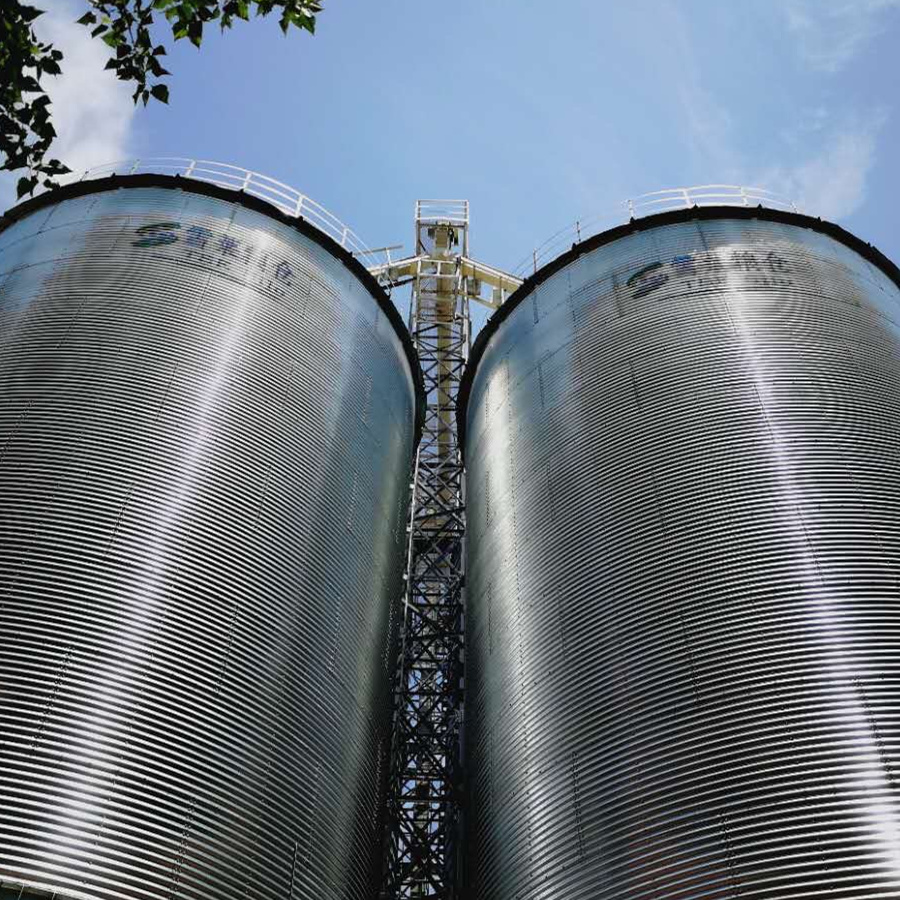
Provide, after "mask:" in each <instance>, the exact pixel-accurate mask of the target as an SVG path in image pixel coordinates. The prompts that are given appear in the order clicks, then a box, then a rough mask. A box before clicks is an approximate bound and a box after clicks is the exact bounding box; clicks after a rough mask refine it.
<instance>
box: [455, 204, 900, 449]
mask: <svg viewBox="0 0 900 900" xmlns="http://www.w3.org/2000/svg"><path fill="white" fill-rule="evenodd" d="M698 219H699V220H706V219H745V220H747V219H763V220H765V221H767V222H782V223H784V224H786V225H794V226H796V227H798V228H809V229H811V230H813V231H818V232H820V233H822V234H825V235H828V236H829V237H831V238H833V239H834V240H836V241H838V242H840V243H842V244H844V245H845V246H847V247H849V248H850V249H851V250H853V251H855V252H856V253H858V254H859V255H860V256H862V257H863V258H864V259H866V260H868V261H869V262H870V263H872V264H873V265H875V266H877V267H878V268H879V269H881V271H882V272H884V274H885V275H887V276H888V278H890V279H891V280H892V281H893V282H894V283H895V284H896V285H897V286H898V288H900V267H898V266H897V265H896V264H895V263H893V262H892V261H891V260H890V259H888V257H886V256H885V255H884V254H883V253H882V252H881V251H880V250H879V249H878V248H877V247H874V246H873V245H872V244H869V243H867V242H866V241H864V240H862V238H858V237H857V236H856V235H855V234H852V233H851V232H849V231H847V230H846V229H844V228H841V226H840V225H836V224H835V223H834V222H828V221H826V220H823V219H821V218H816V217H814V216H807V215H804V214H803V213H796V212H789V211H787V210H781V209H772V208H770V207H765V206H752V207H745V206H692V207H686V208H685V209H675V210H669V211H667V212H662V213H657V214H656V215H651V216H645V217H642V218H640V219H632V220H631V221H629V222H626V223H625V224H623V225H618V226H616V227H615V228H610V229H609V230H607V231H601V232H600V233H599V234H595V235H592V236H591V237H589V238H587V239H586V240H583V241H581V242H580V243H576V244H572V247H571V249H569V250H567V251H566V252H565V253H561V254H560V255H559V256H557V257H556V258H555V259H552V260H551V261H550V262H548V263H547V264H546V265H543V266H541V268H539V269H538V270H537V271H536V272H535V273H534V274H532V275H530V276H529V277H528V278H526V279H525V281H523V282H522V284H521V285H520V286H519V287H518V288H516V290H515V291H513V293H512V294H510V295H509V297H508V298H507V300H506V302H505V303H504V304H503V305H502V306H501V307H500V308H499V309H498V310H497V311H496V312H495V313H494V314H493V315H492V316H491V317H490V318H489V319H488V321H487V322H486V323H485V325H484V327H483V328H482V329H481V331H480V332H479V333H478V337H477V338H476V339H475V343H474V344H473V345H472V350H471V352H470V354H469V360H468V363H467V364H466V369H465V372H463V376H462V380H461V382H460V387H459V398H458V402H457V406H456V422H457V429H458V433H459V445H460V447H461V448H462V451H461V452H462V453H463V454H465V446H466V444H465V437H466V410H467V407H468V404H469V393H470V391H471V389H472V381H473V379H474V377H475V371H476V369H477V368H478V364H479V362H480V361H481V357H482V356H483V355H484V352H485V349H486V347H487V344H488V342H489V341H490V339H491V338H492V337H493V336H494V334H495V333H496V332H497V330H498V328H499V327H500V325H502V324H503V322H504V321H505V320H506V318H507V317H508V316H509V315H510V314H511V313H512V311H513V310H514V309H515V308H516V307H517V306H518V305H519V303H521V301H522V300H524V299H525V297H527V296H528V295H529V294H530V293H531V292H532V291H533V290H534V289H535V288H536V287H537V286H538V285H539V284H541V283H542V282H544V281H546V280H547V279H548V278H550V277H551V276H552V275H555V274H556V273H557V272H558V271H560V270H561V269H564V268H565V267H566V266H568V265H569V264H570V263H572V262H574V261H575V260H576V259H578V257H579V256H583V255H584V254H585V253H590V252H592V251H593V250H596V249H597V248H598V247H602V246H604V245H605V244H611V243H613V242H614V241H617V240H620V239H621V238H624V237H628V236H629V235H632V234H637V233H639V232H642V231H648V230H650V229H652V228H660V227H662V226H664V225H675V224H679V223H682V222H690V221H692V220H698Z"/></svg>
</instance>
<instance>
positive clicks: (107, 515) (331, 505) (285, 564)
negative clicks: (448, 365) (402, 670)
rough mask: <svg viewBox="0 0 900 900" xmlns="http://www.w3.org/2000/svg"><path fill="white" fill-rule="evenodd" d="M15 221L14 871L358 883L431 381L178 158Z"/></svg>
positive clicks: (5, 767)
mask: <svg viewBox="0 0 900 900" xmlns="http://www.w3.org/2000/svg"><path fill="white" fill-rule="evenodd" d="M2 224H3V230H2V233H0V273H2V274H0V882H2V883H3V884H4V885H6V884H7V883H13V884H14V885H16V887H15V890H16V891H18V890H19V889H20V887H21V886H23V885H24V886H25V888H26V894H27V891H28V890H30V891H35V890H45V891H49V892H51V893H52V894H54V895H55V896H57V897H67V896H74V897H80V898H91V900H98V898H159V900H163V898H173V897H179V898H197V900H200V898H209V900H213V898H222V900H234V898H236V897H247V898H253V900H301V898H309V900H320V898H330V900H337V898H342V900H350V898H353V900H359V898H367V900H368V898H370V897H371V896H373V895H374V893H375V892H376V890H377V886H378V882H379V876H380V859H379V858H378V857H379V853H380V849H381V845H380V841H381V835H380V821H379V817H380V807H381V803H382V799H383V790H384V781H385V775H386V759H385V754H386V751H387V747H388V741H389V729H390V703H389V685H390V679H391V675H392V671H393V664H394V662H393V644H394V635H395V633H396V623H397V619H398V616H397V611H396V609H395V608H394V607H395V603H396V601H397V599H398V598H399V597H400V595H401V584H402V582H401V574H402V566H403V558H404V547H405V524H406V515H407V509H406V507H407V499H408V478H409V465H410V460H411V458H412V453H413V447H414V442H415V430H416V424H415V420H416V405H417V403H418V404H419V405H420V409H421V402H422V397H421V383H420V374H419V372H418V366H417V363H416V360H415V354H414V352H413V351H412V348H411V344H410V341H409V338H408V335H406V332H405V329H404V327H403V325H402V323H401V322H400V320H399V317H398V316H397V313H396V312H395V311H394V309H393V307H392V306H391V304H390V302H389V301H388V299H387V298H386V297H385V296H384V294H383V292H382V291H381V290H380V289H379V288H378V287H377V285H376V284H375V283H374V281H373V280H372V279H371V278H370V277H369V276H368V274H367V273H366V271H365V270H364V269H363V267H362V266H361V265H360V264H359V263H358V262H356V261H355V260H354V259H353V258H352V257H351V256H350V254H349V253H347V252H346V251H344V250H342V249H341V248H340V247H339V246H338V245H337V244H336V243H335V242H333V241H331V240H330V239H329V238H327V237H326V236H324V235H322V234H320V233H319V232H317V231H316V230H315V229H313V228H311V227H310V226H309V225H307V224H306V223H304V222H302V221H298V220H295V219H289V218H287V217H286V216H283V215H281V214H280V213H278V212H277V211H276V210H275V209H273V208H272V207H270V206H267V205H266V204H265V203H262V202H257V201H255V200H254V199H253V198H252V197H248V196H245V195H242V194H238V193H235V192H232V191H228V190H224V189H221V188H216V187H213V186H210V185H204V184H200V183H198V182H192V181H190V180H183V179H174V178H166V177H161V176H136V177H128V178H114V179H110V180H108V181H103V182H85V183H83V184H80V185H73V186H71V187H67V188H64V189H62V190H61V191H58V192H54V193H53V194H48V195H44V196H42V197H40V198H38V199H37V200H35V201H32V202H29V203H27V204H25V206H23V207H21V208H19V209H17V210H14V211H13V213H12V214H11V215H10V216H9V217H8V218H6V219H4V220H3V222H2ZM417 393H418V395H419V396H418V398H417Z"/></svg>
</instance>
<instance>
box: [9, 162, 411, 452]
mask: <svg viewBox="0 0 900 900" xmlns="http://www.w3.org/2000/svg"><path fill="white" fill-rule="evenodd" d="M129 187H159V188H166V189H168V190H183V191H187V192H188V193H191V194H201V195H203V196H207V197H214V198H216V199H219V200H225V201H227V202H229V203H238V204H240V205H241V206H244V207H246V208H248V209H252V210H254V211H255V212H259V213H262V214H263V215H266V216H268V217H269V218H272V219H275V220H276V221H278V222H282V223H283V224H285V225H289V226H290V227H292V228H295V229H296V230H297V231H299V232H300V233H301V234H302V235H303V236H304V237H306V238H309V239H310V240H312V241H315V242H316V243H317V244H319V246H320V247H322V248H323V249H325V250H327V251H328V252H329V253H331V255H332V256H334V257H336V258H337V259H338V260H340V262H342V263H343V264H344V265H345V266H346V267H347V268H348V269H349V270H350V271H351V273H352V274H353V275H355V276H356V277H357V278H358V279H359V280H360V281H361V282H362V283H363V285H364V286H365V287H366V289H367V290H368V291H369V293H370V294H371V295H372V297H373V299H374V300H375V302H376V303H377V304H378V305H379V306H380V307H381V309H382V311H383V312H384V313H385V315H386V316H387V317H388V320H389V321H390V323H391V325H392V326H393V327H394V330H395V331H396V332H397V336H398V337H399V338H400V342H401V344H402V345H403V350H404V353H405V354H406V358H407V360H408V362H409V365H410V373H411V374H412V378H413V384H414V385H415V392H416V424H415V439H414V446H418V443H419V438H420V437H421V434H422V427H423V425H424V421H425V380H424V376H423V375H422V367H421V365H420V363H419V355H418V353H417V352H416V348H415V346H414V345H413V342H412V337H411V336H410V334H409V330H408V329H407V327H406V325H405V323H404V322H403V318H402V317H401V315H400V313H399V311H398V310H397V307H396V306H394V304H393V302H392V301H391V298H390V297H389V296H388V295H387V293H386V292H385V291H384V289H383V288H382V287H381V285H380V284H378V282H377V281H376V280H375V278H374V276H373V275H372V274H371V273H370V272H369V270H368V269H367V268H366V267H365V266H364V265H363V264H362V263H361V262H360V261H359V260H358V259H357V258H356V257H355V256H354V255H353V254H352V253H350V251H349V250H347V249H346V248H344V247H342V246H341V245H340V244H339V243H338V242H337V241H335V240H334V239H333V238H331V237H329V236H328V235H327V234H325V233H323V232H322V231H320V230H319V229H318V228H316V227H315V225H312V224H311V223H309V222H307V221H306V220H305V219H303V218H296V217H293V216H289V215H287V214H286V213H283V212H281V210H279V209H277V208H276V207H275V206H272V204H271V203H268V202H266V201H265V200H262V199H260V198H259V197H255V196H253V195H252V194H246V193H243V192H242V191H235V190H232V189H230V188H224V187H220V186H219V185H216V184H211V183H209V182H205V181H198V180H195V179H191V178H182V177H180V176H178V175H160V174H156V173H147V174H139V175H111V176H109V177H108V178H98V179H96V180H89V181H73V182H71V183H69V184H65V185H62V186H60V187H56V188H54V189H52V190H50V191H47V192H46V193H43V194H38V196H36V197H32V198H30V199H29V200H25V201H23V202H22V203H19V204H17V205H16V206H13V207H12V208H11V209H8V210H7V211H6V212H5V213H3V214H2V215H0V233H2V232H3V231H5V230H6V229H7V228H8V227H9V226H10V225H12V224H13V223H14V222H18V221H19V220H20V219H23V218H25V217H26V216H28V215H31V213H33V212H36V211H37V210H39V209H43V208H44V207H47V206H52V205H53V204H54V203H59V202H60V201H63V200H70V199H72V198H74V197H82V196H85V195H87V194H97V193H103V192H105V191H113V190H117V189H119V188H129Z"/></svg>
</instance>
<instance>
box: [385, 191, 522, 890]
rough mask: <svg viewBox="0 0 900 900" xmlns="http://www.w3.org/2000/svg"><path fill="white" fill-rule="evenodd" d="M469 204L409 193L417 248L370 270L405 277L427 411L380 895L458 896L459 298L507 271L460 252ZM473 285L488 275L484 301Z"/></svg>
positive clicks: (465, 330)
mask: <svg viewBox="0 0 900 900" xmlns="http://www.w3.org/2000/svg"><path fill="white" fill-rule="evenodd" d="M468 251H469V204H468V202H467V201H465V200H459V201H427V200H420V201H419V202H418V203H417V204H416V255H415V256H413V257H410V258H409V259H406V260H402V261H400V262H398V263H393V264H389V265H387V266H383V267H381V268H380V269H378V270H375V274H377V275H378V276H379V277H381V278H382V280H384V281H386V282H387V283H389V284H391V285H394V286H396V285H400V284H407V283H411V284H412V299H411V303H410V316H409V329H410V333H411V334H412V337H413V342H414V344H415V346H416V350H417V351H418V354H419V360H420V362H421V365H422V370H423V374H424V379H425V393H426V402H427V407H426V413H425V423H424V427H423V430H422V439H421V442H420V444H419V450H418V455H417V458H416V467H415V473H414V476H413V483H412V503H411V514H410V525H409V532H410V535H409V537H410V545H409V561H408V568H407V582H406V598H405V599H406V602H405V612H404V625H403V631H402V644H401V652H400V664H399V670H398V677H397V689H396V706H395V723H394V741H393V748H392V759H391V787H390V794H389V805H388V815H389V822H388V828H389V830H388V837H387V854H386V857H387V859H386V873H385V888H384V893H383V896H384V897H386V898H391V900H400V898H409V897H439V898H452V897H455V896H457V881H458V878H457V874H458V873H457V870H458V867H459V866H458V852H457V851H458V846H459V834H460V830H461V823H460V798H461V791H462V771H461V767H460V755H461V729H462V717H463V691H464V625H465V621H464V614H465V603H464V571H465V566H464V552H465V549H464V539H465V484H464V477H463V466H462V459H461V456H460V447H459V443H458V435H457V428H456V404H457V396H458V392H459V385H460V380H461V379H462V375H463V370H464V369H465V365H466V360H467V359H468V355H469V344H470V329H471V320H470V317H469V303H470V301H473V300H474V301H477V302H480V303H484V304H486V305H488V306H491V307H496V306H499V304H500V303H501V302H502V301H503V299H504V297H505V295H506V293H507V292H509V291H511V290H513V289H515V288H516V287H517V286H518V284H519V283H520V282H519V280H518V279H516V278H514V277H512V276H509V275H507V274H506V273H503V272H500V271H498V270H496V269H493V268H491V267H489V266H484V265H482V264H480V263H476V262H474V261H473V260H471V259H469V256H468ZM484 285H491V286H493V287H494V291H493V296H492V299H491V300H490V301H488V300H485V299H483V298H482V297H481V292H482V288H483V286H484Z"/></svg>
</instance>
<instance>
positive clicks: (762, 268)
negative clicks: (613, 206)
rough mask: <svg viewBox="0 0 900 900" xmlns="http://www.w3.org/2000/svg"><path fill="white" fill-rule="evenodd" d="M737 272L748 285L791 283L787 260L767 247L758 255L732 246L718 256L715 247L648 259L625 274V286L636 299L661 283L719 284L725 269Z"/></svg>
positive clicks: (685, 285) (683, 286)
mask: <svg viewBox="0 0 900 900" xmlns="http://www.w3.org/2000/svg"><path fill="white" fill-rule="evenodd" d="M729 271H731V272H737V273H740V274H742V275H744V276H745V277H746V279H747V284H746V286H749V287H776V286H778V287H785V286H787V285H790V284H793V280H792V279H791V277H790V272H791V266H790V263H789V262H788V260H786V259H785V258H784V257H783V256H781V255H780V254H778V253H777V252H776V251H775V250H770V251H769V252H768V253H766V254H765V255H764V256H758V255H757V254H756V253H754V252H753V251H751V250H734V251H732V252H731V254H730V256H728V257H726V258H722V257H721V256H720V255H719V254H718V253H717V252H716V251H715V250H706V251H702V252H699V253H684V254H680V255H678V256H674V257H672V259H671V260H669V261H667V262H663V261H662V260H657V261H655V262H652V263H648V264H647V265H646V266H643V267H642V268H640V269H638V270H637V272H635V273H634V274H632V275H631V276H629V278H628V280H627V281H626V282H625V285H626V287H629V288H631V289H632V293H631V296H632V298H633V299H635V300H637V299H639V298H641V297H646V296H647V295H648V294H652V293H653V292H654V291H656V290H658V289H659V288H661V287H662V286H663V285H665V284H668V283H669V282H670V281H671V282H673V283H674V284H675V285H676V286H677V287H678V288H679V290H680V291H684V290H688V291H689V290H693V289H700V288H709V287H711V286H713V285H721V284H722V283H723V281H724V278H725V274H726V273H727V272H729Z"/></svg>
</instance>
